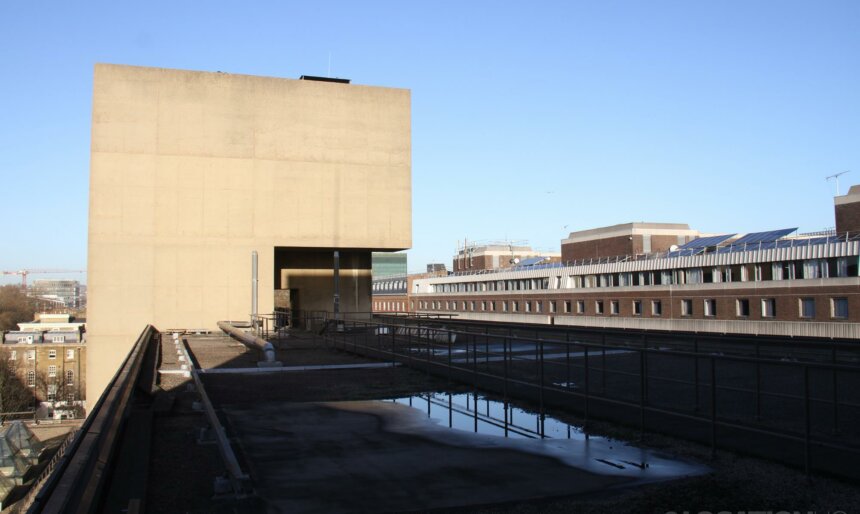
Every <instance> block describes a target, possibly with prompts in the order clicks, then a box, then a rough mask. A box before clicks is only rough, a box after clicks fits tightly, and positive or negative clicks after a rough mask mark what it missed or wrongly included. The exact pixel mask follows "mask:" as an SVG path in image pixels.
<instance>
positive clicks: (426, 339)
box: [323, 320, 860, 479]
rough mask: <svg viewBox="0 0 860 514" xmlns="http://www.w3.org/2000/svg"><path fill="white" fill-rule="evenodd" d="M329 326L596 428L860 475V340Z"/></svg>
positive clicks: (332, 335) (335, 339)
mask: <svg viewBox="0 0 860 514" xmlns="http://www.w3.org/2000/svg"><path fill="white" fill-rule="evenodd" d="M323 335H324V340H325V341H326V342H327V344H329V345H331V346H333V347H335V348H337V349H339V350H346V351H351V352H354V353H359V354H362V355H366V356H370V357H375V358H378V359H383V360H387V361H392V362H399V363H401V364H403V365H408V366H411V367H414V368H417V369H420V370H425V371H427V372H428V373H433V374H436V375H439V376H442V377H447V378H448V379H449V380H453V381H459V382H465V383H469V384H472V385H474V386H475V387H478V388H481V389H484V390H487V391H492V392H495V393H496V394H500V395H503V396H504V397H505V398H507V397H508V396H510V397H514V398H520V399H523V400H527V401H531V402H534V403H535V404H536V406H537V408H538V409H539V410H540V412H541V413H543V412H544V411H545V409H546V408H548V407H556V408H562V409H567V410H572V411H576V412H578V413H579V414H580V415H581V416H582V417H583V420H584V421H583V424H584V425H585V426H586V428H587V426H588V423H589V420H591V419H597V418H600V419H603V420H607V421H614V422H621V423H624V424H627V425H632V426H635V427H638V429H639V431H640V433H641V434H642V435H643V436H644V434H645V433H646V432H647V431H657V432H663V433H667V434H670V435H676V436H680V437H683V438H688V439H692V440H696V441H700V442H703V443H706V444H708V445H710V447H711V449H712V452H716V450H717V449H720V448H723V449H730V450H736V451H742V452H746V453H749V454H753V455H758V456H762V457H766V458H770V459H774V460H779V461H782V462H785V463H788V464H791V465H796V466H798V467H801V468H803V469H805V470H806V471H807V472H813V471H821V472H826V473H831V474H837V475H840V476H845V477H849V478H853V479H860V470H858V469H856V466H855V467H853V468H852V467H851V466H850V465H848V464H846V461H847V459H845V456H846V455H853V456H857V455H860V423H858V421H860V356H858V350H860V346H855V345H850V344H833V345H828V344H827V343H826V342H818V343H817V344H819V345H820V347H821V348H820V349H819V348H815V347H814V346H812V345H813V344H814V343H813V342H811V341H810V342H808V343H807V344H805V345H801V346H799V347H797V348H795V352H794V353H793V354H792V353H789V354H786V352H785V351H782V350H780V349H779V347H778V342H777V341H769V340H762V341H760V344H757V345H753V346H752V347H751V348H744V349H743V351H734V349H736V344H738V343H737V342H736V341H733V340H732V338H725V339H721V338H719V337H716V336H714V337H705V338H701V339H699V338H698V337H694V338H693V340H692V341H691V343H690V344H689V345H687V346H682V345H680V344H675V345H671V344H670V345H668V346H664V345H663V344H662V343H663V342H665V340H666V338H665V337H664V336H665V335H661V334H658V335H656V336H654V335H649V334H645V333H640V334H636V335H634V334H632V333H627V334H623V337H624V338H625V339H619V335H618V334H610V335H608V336H607V335H606V334H601V333H600V332H599V331H591V332H580V333H573V332H568V333H567V334H566V336H565V338H566V339H563V340H559V339H557V338H542V337H540V335H539V334H538V335H537V337H535V336H534V335H532V336H530V335H529V334H528V333H527V331H521V332H519V333H517V332H516V331H514V332H510V333H503V332H501V331H492V330H490V328H489V327H487V326H478V327H474V328H473V329H470V328H469V327H468V326H461V327H459V328H456V329H454V328H450V327H444V326H440V324H439V323H437V324H433V325H423V324H420V323H417V322H415V323H404V322H400V320H391V321H389V322H380V321H360V320H351V321H347V322H345V326H344V328H343V330H342V331H337V332H334V331H328V332H325V333H324V334H323ZM637 339H638V340H637ZM783 345H784V346H785V343H783ZM733 353H734V354H733ZM825 354H826V355H830V359H825V358H824V357H823V355H825Z"/></svg>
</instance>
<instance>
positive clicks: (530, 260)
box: [517, 257, 546, 266]
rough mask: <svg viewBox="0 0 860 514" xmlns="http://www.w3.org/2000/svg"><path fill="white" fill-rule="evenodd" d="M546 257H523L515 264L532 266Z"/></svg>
mask: <svg viewBox="0 0 860 514" xmlns="http://www.w3.org/2000/svg"><path fill="white" fill-rule="evenodd" d="M545 259H546V257H529V258H528V259H523V260H521V261H520V262H519V264H517V266H534V265H535V264H537V263H539V262H542V261H544V260H545Z"/></svg>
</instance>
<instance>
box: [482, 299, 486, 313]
mask: <svg viewBox="0 0 860 514" xmlns="http://www.w3.org/2000/svg"><path fill="white" fill-rule="evenodd" d="M481 310H482V311H485V310H487V302H484V301H482V302H481Z"/></svg>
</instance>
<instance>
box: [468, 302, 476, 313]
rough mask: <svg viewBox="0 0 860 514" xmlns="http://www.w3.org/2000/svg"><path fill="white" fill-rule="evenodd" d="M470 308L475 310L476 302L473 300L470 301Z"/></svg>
mask: <svg viewBox="0 0 860 514" xmlns="http://www.w3.org/2000/svg"><path fill="white" fill-rule="evenodd" d="M469 310H470V311H474V310H475V302H473V301H470V302H469Z"/></svg>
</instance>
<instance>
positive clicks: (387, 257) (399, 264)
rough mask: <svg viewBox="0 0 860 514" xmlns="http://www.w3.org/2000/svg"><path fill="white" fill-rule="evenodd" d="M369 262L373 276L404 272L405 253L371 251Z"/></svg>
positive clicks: (402, 273) (401, 273)
mask: <svg viewBox="0 0 860 514" xmlns="http://www.w3.org/2000/svg"><path fill="white" fill-rule="evenodd" d="M371 263H372V268H373V276H374V278H375V277H386V276H392V275H405V274H406V253H404V252H396V253H391V252H373V254H372V255H371Z"/></svg>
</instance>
